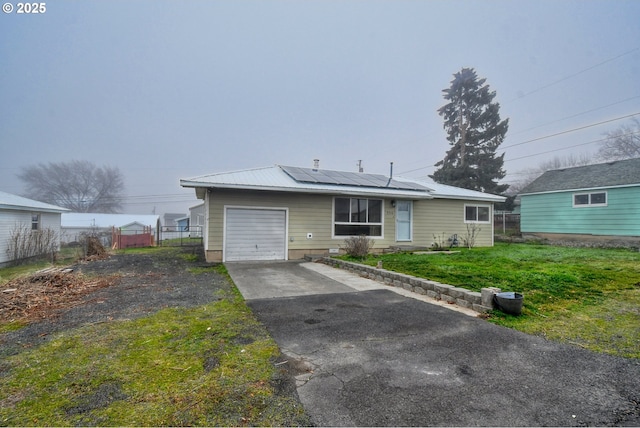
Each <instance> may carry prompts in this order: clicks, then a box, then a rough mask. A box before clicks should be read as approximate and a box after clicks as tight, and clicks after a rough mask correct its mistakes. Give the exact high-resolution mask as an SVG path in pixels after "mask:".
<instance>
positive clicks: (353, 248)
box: [342, 235, 375, 259]
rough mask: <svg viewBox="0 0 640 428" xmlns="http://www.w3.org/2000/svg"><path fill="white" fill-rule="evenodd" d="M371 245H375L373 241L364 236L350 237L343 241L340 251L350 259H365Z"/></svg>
mask: <svg viewBox="0 0 640 428" xmlns="http://www.w3.org/2000/svg"><path fill="white" fill-rule="evenodd" d="M373 244H375V241H374V240H373V239H369V238H368V237H367V236H366V235H360V236H351V237H349V238H347V239H345V240H344V244H343V245H342V249H343V250H344V251H345V252H346V253H347V254H348V255H350V256H351V257H357V258H361V259H363V258H365V257H367V255H368V254H369V252H370V250H371V248H372V247H373Z"/></svg>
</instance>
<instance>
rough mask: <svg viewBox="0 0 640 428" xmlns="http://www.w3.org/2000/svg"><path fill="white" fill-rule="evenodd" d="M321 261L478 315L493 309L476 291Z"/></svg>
mask: <svg viewBox="0 0 640 428" xmlns="http://www.w3.org/2000/svg"><path fill="white" fill-rule="evenodd" d="M321 260H322V262H323V263H325V264H327V265H329V266H333V267H338V268H341V269H345V270H348V271H349V272H352V273H356V274H358V275H360V276H362V277H364V278H369V279H372V280H374V281H378V282H381V283H384V284H386V285H390V286H393V287H400V288H404V289H405V290H409V291H413V292H414V293H418V294H422V295H426V296H428V297H431V298H433V299H437V300H442V301H445V302H447V303H451V304H456V305H458V306H461V307H463V308H468V309H471V310H473V311H476V312H478V313H485V312H488V311H490V310H492V309H493V308H492V307H491V306H487V305H486V304H487V303H488V305H491V300H489V299H486V298H485V301H484V303H485V304H484V305H483V299H482V294H481V293H478V292H477V291H469V290H465V289H464V288H460V287H454V286H453V285H448V284H442V283H440V282H437V281H431V280H428V279H423V278H417V277H415V276H411V275H405V274H402V273H397V272H392V271H389V270H386V269H382V268H377V267H374V266H367V265H362V264H359V263H353V262H347V261H344V260H338V259H333V258H331V257H323V258H322V259H321ZM494 292H495V291H494ZM491 296H493V294H491Z"/></svg>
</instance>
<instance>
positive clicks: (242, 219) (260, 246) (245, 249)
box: [223, 207, 287, 262]
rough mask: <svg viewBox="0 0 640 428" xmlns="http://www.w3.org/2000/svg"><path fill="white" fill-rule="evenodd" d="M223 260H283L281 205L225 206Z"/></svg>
mask: <svg viewBox="0 0 640 428" xmlns="http://www.w3.org/2000/svg"><path fill="white" fill-rule="evenodd" d="M224 241H225V243H224V250H223V253H224V261H227V262H232V261H244V260H286V259H287V210H286V209H285V208H277V209H274V208H243V207H226V208H225V226H224Z"/></svg>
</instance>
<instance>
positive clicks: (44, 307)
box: [0, 268, 118, 323]
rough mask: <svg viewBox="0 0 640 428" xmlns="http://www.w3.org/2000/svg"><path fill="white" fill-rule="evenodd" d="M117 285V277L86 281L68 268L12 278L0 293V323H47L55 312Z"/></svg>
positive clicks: (86, 279)
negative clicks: (39, 321) (102, 289)
mask: <svg viewBox="0 0 640 428" xmlns="http://www.w3.org/2000/svg"><path fill="white" fill-rule="evenodd" d="M117 281H118V277H117V276H109V277H100V278H87V277H86V276H84V275H80V274H77V273H75V272H74V271H73V269H71V268H67V269H46V270H43V271H39V272H36V273H34V274H31V275H28V276H23V277H20V278H16V279H14V280H12V281H9V282H8V283H6V284H5V285H4V286H3V287H2V289H1V290H0V322H19V323H31V322H34V321H37V320H40V319H43V320H44V319H51V318H52V317H55V316H57V311H58V310H61V309H64V310H66V309H69V308H71V307H74V306H76V305H78V304H80V303H81V302H82V297H83V296H84V295H86V294H89V293H92V292H94V291H96V290H98V289H100V288H104V287H109V286H111V285H114V284H116V283H117Z"/></svg>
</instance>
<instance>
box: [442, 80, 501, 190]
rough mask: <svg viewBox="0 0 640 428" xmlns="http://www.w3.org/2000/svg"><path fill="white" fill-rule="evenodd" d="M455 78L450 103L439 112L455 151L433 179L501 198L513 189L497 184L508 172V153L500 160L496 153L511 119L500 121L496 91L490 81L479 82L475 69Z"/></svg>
mask: <svg viewBox="0 0 640 428" xmlns="http://www.w3.org/2000/svg"><path fill="white" fill-rule="evenodd" d="M453 76H454V79H453V80H452V81H451V87H449V88H448V89H444V90H443V91H442V92H443V93H444V99H445V100H447V101H448V103H447V104H446V105H445V106H443V107H441V108H440V109H439V110H438V114H439V115H440V116H443V118H444V129H445V130H446V131H447V134H448V137H447V140H448V141H449V143H450V145H451V148H450V149H449V151H447V153H446V155H445V158H444V159H443V160H441V161H439V162H438V163H436V165H435V166H439V167H440V168H439V169H437V170H436V171H435V172H434V173H433V175H431V176H430V177H431V178H432V179H433V180H434V181H435V182H437V183H442V184H449V185H451V186H457V187H463V188H465V189H471V190H478V191H481V192H487V193H493V194H501V193H503V192H504V191H505V190H507V188H508V187H509V185H507V184H498V183H497V181H498V180H500V179H501V178H504V176H505V171H504V170H503V169H502V166H503V164H504V153H503V154H502V155H500V156H496V150H497V149H498V147H499V146H500V144H501V143H502V141H503V140H504V137H505V135H506V133H507V129H508V128H509V119H505V120H502V121H501V120H500V113H499V110H500V104H498V103H497V102H493V99H494V98H495V96H496V93H495V91H493V92H492V91H490V89H489V85H487V84H485V82H486V80H487V79H478V75H477V74H476V72H475V70H474V69H473V68H463V69H462V70H461V71H460V72H459V73H456V74H454V75H453Z"/></svg>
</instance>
